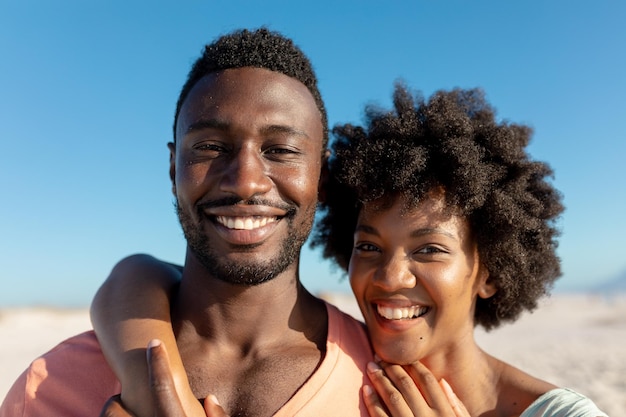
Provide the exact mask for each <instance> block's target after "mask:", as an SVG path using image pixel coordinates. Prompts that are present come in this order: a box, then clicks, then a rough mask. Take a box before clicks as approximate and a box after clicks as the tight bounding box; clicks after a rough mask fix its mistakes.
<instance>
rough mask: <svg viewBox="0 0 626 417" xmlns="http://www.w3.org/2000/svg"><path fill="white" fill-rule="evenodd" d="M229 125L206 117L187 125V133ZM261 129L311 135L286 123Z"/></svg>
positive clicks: (271, 131)
mask: <svg viewBox="0 0 626 417" xmlns="http://www.w3.org/2000/svg"><path fill="white" fill-rule="evenodd" d="M229 127H230V124H229V123H228V122H225V121H223V120H219V119H205V120H198V121H197V122H194V123H192V124H190V125H189V126H188V127H187V131H186V132H185V133H191V132H195V131H198V130H203V129H216V130H224V131H225V130H228V128H229ZM260 131H261V133H262V134H265V135H271V134H288V135H295V136H303V137H305V138H308V137H309V135H307V134H306V132H304V131H302V130H299V129H296V128H293V127H291V126H286V125H269V126H263V127H262V128H261V129H260Z"/></svg>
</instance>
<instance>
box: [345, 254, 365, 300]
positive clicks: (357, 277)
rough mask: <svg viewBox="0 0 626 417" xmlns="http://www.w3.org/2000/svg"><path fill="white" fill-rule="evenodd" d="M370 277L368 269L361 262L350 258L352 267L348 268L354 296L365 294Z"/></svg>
mask: <svg viewBox="0 0 626 417" xmlns="http://www.w3.org/2000/svg"><path fill="white" fill-rule="evenodd" d="M369 276H370V274H369V273H368V270H367V268H364V267H363V265H362V264H361V262H359V261H355V260H354V259H353V258H350V265H349V266H348V278H349V280H350V287H351V288H352V292H353V293H354V295H356V296H357V297H358V296H361V295H363V294H364V293H365V288H366V287H367V286H368V284H369Z"/></svg>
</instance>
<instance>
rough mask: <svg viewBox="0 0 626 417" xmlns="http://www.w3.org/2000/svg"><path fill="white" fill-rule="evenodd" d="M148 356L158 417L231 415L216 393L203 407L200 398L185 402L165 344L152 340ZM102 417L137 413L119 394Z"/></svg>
mask: <svg viewBox="0 0 626 417" xmlns="http://www.w3.org/2000/svg"><path fill="white" fill-rule="evenodd" d="M147 355H148V368H149V371H150V390H151V391H152V397H153V401H154V410H155V416H156V417H228V415H227V414H226V412H225V411H224V409H223V408H222V407H221V406H220V405H219V403H218V402H217V398H215V396H213V395H210V396H208V397H207V398H206V399H205V400H204V403H203V405H204V406H202V405H201V404H200V403H199V402H198V401H197V400H194V403H193V404H183V401H182V400H181V397H180V396H179V395H178V393H177V392H176V388H175V385H174V378H173V377H172V371H171V369H170V363H169V357H168V355H167V351H166V350H165V346H163V345H162V344H161V343H153V342H151V343H150V346H148V349H147ZM100 417H134V414H132V412H130V411H129V410H127V409H126V408H125V407H124V405H123V403H122V401H121V398H120V396H119V395H116V396H114V397H111V398H110V399H109V401H107V403H106V404H105V405H104V408H103V409H102V411H101V413H100Z"/></svg>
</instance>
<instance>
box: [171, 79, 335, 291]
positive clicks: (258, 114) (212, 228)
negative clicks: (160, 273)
mask: <svg viewBox="0 0 626 417" xmlns="http://www.w3.org/2000/svg"><path fill="white" fill-rule="evenodd" d="M322 135H323V128H322V122H321V116H320V113H319V110H318V109H317V107H316V105H315V101H314V99H313V96H312V95H311V93H310V92H309V91H308V89H307V88H306V87H305V86H304V85H303V84H302V83H300V82H299V81H297V80H295V79H293V78H290V77H288V76H286V75H283V74H280V73H276V72H272V71H269V70H266V69H260V68H238V69H229V70H225V71H221V72H219V73H214V74H210V75H207V76H205V77H204V78H203V79H201V80H200V81H199V82H198V83H197V84H196V85H195V86H194V87H193V89H192V90H191V91H190V93H189V95H188V97H187V99H186V100H185V102H184V103H183V105H182V107H181V109H180V113H179V117H178V123H177V126H176V144H175V145H172V144H170V150H171V166H170V175H171V177H172V182H173V191H174V193H175V195H176V201H177V211H178V216H179V219H180V222H181V225H182V227H183V231H184V233H185V237H186V239H187V242H188V247H189V250H190V251H191V254H192V255H193V256H195V258H197V259H198V260H199V261H200V262H201V263H202V265H203V266H204V267H205V268H206V269H207V270H208V271H209V273H211V274H212V275H213V276H215V277H216V278H219V279H221V280H224V281H226V282H230V283H234V284H247V285H254V284H259V283H262V282H265V281H267V280H269V279H272V278H274V277H276V276H277V275H278V274H280V273H281V272H283V271H285V270H286V269H287V268H288V267H290V266H291V267H293V268H297V264H298V262H297V261H298V256H299V253H300V249H301V247H302V245H303V244H304V242H305V240H306V238H307V236H308V234H309V232H310V231H311V227H312V224H313V218H314V213H315V207H316V204H317V187H318V181H319V175H320V168H321V162H322Z"/></svg>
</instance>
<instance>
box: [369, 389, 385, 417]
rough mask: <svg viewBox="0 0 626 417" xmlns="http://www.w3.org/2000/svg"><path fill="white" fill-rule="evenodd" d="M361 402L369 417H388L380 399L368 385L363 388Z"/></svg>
mask: <svg viewBox="0 0 626 417" xmlns="http://www.w3.org/2000/svg"><path fill="white" fill-rule="evenodd" d="M363 402H364V403H365V407H366V408H367V412H368V413H369V415H370V417H387V416H388V415H389V414H387V411H386V410H385V406H384V405H383V403H382V402H381V401H380V397H379V396H378V394H376V391H375V390H374V388H372V387H370V386H369V385H364V386H363Z"/></svg>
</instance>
